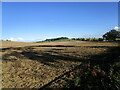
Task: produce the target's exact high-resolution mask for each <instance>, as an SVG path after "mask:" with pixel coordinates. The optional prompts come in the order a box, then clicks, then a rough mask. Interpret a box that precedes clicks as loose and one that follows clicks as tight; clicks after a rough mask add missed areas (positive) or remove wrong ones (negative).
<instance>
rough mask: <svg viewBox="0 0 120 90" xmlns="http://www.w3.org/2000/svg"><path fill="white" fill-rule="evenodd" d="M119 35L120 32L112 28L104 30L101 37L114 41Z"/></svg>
mask: <svg viewBox="0 0 120 90" xmlns="http://www.w3.org/2000/svg"><path fill="white" fill-rule="evenodd" d="M119 36H120V32H119V31H116V30H114V29H112V30H111V31H109V32H106V33H105V34H104V35H103V38H104V39H106V40H108V41H115V40H116V38H117V37H119Z"/></svg>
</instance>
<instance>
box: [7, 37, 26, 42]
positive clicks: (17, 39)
mask: <svg viewBox="0 0 120 90" xmlns="http://www.w3.org/2000/svg"><path fill="white" fill-rule="evenodd" d="M8 40H11V41H23V40H24V39H23V38H14V37H11V38H9V39H8Z"/></svg>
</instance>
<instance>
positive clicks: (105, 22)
mask: <svg viewBox="0 0 120 90" xmlns="http://www.w3.org/2000/svg"><path fill="white" fill-rule="evenodd" d="M2 5H3V7H2V9H3V13H2V15H3V21H2V22H3V31H2V39H11V40H21V41H30V40H31V41H34V40H44V39H47V38H55V37H61V36H64V37H69V38H74V37H78V38H81V37H101V35H103V34H104V33H105V32H107V31H109V30H111V29H113V28H114V27H115V26H118V3H117V2H61V3H59V2H56V3H55V2H16V3H15V2H11V3H10V2H4V3H3V4H2Z"/></svg>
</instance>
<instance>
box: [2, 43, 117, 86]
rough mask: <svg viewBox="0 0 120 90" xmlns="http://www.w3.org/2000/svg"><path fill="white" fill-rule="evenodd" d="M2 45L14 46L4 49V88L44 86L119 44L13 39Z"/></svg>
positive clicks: (5, 46)
mask: <svg viewBox="0 0 120 90" xmlns="http://www.w3.org/2000/svg"><path fill="white" fill-rule="evenodd" d="M2 45H3V46H2V48H8V47H9V48H11V49H5V50H2V67H3V68H2V69H3V71H2V81H3V82H2V85H3V88H40V87H42V86H44V85H46V84H47V83H49V82H50V81H52V80H54V79H55V78H56V77H58V76H60V75H62V74H64V73H65V72H68V71H69V70H71V69H73V68H74V67H76V66H78V65H80V64H81V63H82V62H85V61H87V60H88V59H89V58H90V57H91V56H92V55H99V54H100V53H106V51H107V50H108V49H109V48H110V47H116V46H119V44H118V43H110V42H108V43H107V42H81V41H71V42H50V43H23V42H10V41H9V42H3V44H2ZM25 46H27V47H25ZM14 47H16V48H14ZM17 47H20V48H17Z"/></svg>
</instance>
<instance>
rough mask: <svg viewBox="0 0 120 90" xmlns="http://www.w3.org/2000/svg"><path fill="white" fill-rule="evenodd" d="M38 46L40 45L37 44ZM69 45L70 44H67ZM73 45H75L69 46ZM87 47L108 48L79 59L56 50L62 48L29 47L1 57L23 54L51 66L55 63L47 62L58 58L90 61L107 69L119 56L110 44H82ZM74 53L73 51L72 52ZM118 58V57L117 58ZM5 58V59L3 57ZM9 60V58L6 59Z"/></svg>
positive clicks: (56, 60) (119, 48)
mask: <svg viewBox="0 0 120 90" xmlns="http://www.w3.org/2000/svg"><path fill="white" fill-rule="evenodd" d="M41 46H42V47H52V46H53V47H67V46H64V45H41ZM38 47H40V46H38ZM68 47H70V46H68ZM71 47H75V46H71ZM84 47H89V48H93V47H96V48H101V47H103V48H105V47H106V48H109V49H108V51H107V53H103V54H99V55H93V56H90V59H87V60H86V59H80V58H77V57H74V56H70V55H66V54H62V53H59V52H57V51H56V50H62V49H51V50H49V51H44V52H43V51H37V52H36V51H34V50H32V49H31V48H29V49H28V50H24V51H23V52H21V53H20V52H12V53H11V54H5V55H4V56H3V58H5V57H8V56H10V55H12V56H16V57H19V58H22V56H21V55H24V56H25V57H26V58H29V59H31V60H37V61H39V62H41V63H43V64H45V65H49V66H52V67H57V66H56V65H53V64H50V63H49V62H56V63H58V60H64V61H74V62H90V63H91V64H93V65H101V66H102V67H103V68H106V70H108V69H109V64H113V63H114V62H117V61H118V58H119V56H120V54H119V53H120V47H111V46H84ZM73 53H75V52H73ZM119 59H120V58H119ZM3 60H7V59H3ZM7 61H9V60H7Z"/></svg>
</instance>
